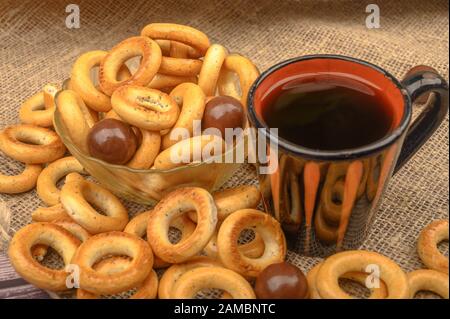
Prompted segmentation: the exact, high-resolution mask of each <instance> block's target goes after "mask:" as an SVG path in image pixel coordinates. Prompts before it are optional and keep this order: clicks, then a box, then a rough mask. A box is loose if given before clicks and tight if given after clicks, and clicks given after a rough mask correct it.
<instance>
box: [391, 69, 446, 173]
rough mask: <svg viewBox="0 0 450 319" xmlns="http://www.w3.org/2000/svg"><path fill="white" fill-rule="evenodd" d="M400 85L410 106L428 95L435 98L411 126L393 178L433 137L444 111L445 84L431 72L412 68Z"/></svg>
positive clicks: (437, 74) (433, 71) (435, 72)
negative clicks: (409, 99) (432, 95)
mask: <svg viewBox="0 0 450 319" xmlns="http://www.w3.org/2000/svg"><path fill="white" fill-rule="evenodd" d="M401 82H402V84H403V86H404V88H405V89H406V90H407V92H408V94H409V96H410V97H411V103H414V102H425V101H426V99H425V100H424V98H426V97H427V96H429V95H430V93H431V92H433V93H434V94H435V98H434V101H432V102H431V103H430V104H428V105H427V107H426V108H425V109H424V110H423V111H422V112H421V113H420V115H419V116H418V117H417V118H416V119H415V120H414V122H413V123H411V125H410V127H409V129H408V132H407V133H406V137H405V141H404V143H403V147H402V150H401V151H400V154H399V157H398V160H397V164H396V166H395V169H394V174H395V173H396V172H397V171H398V170H399V169H400V168H401V167H402V166H403V165H404V164H405V163H406V162H407V161H408V160H409V159H410V158H411V157H412V156H413V155H414V154H415V153H416V152H417V151H418V150H419V149H420V147H421V146H422V145H423V144H424V143H425V142H426V141H427V140H428V139H429V138H430V137H431V135H433V133H434V131H436V129H437V128H438V127H439V125H441V123H442V121H443V120H444V119H445V115H446V114H447V111H448V84H447V82H446V81H445V80H444V78H442V77H441V76H440V75H439V73H438V72H437V71H436V70H435V69H433V68H431V67H429V66H426V65H419V66H416V67H413V68H412V69H411V70H410V71H409V72H408V73H407V74H406V75H405V77H404V79H403V80H402V81H401Z"/></svg>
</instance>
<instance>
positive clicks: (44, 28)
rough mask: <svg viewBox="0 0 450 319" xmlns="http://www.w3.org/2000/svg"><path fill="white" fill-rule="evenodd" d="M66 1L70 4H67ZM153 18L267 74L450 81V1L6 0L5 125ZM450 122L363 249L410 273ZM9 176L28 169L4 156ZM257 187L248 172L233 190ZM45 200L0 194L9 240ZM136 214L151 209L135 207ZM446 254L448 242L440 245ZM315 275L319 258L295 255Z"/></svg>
mask: <svg viewBox="0 0 450 319" xmlns="http://www.w3.org/2000/svg"><path fill="white" fill-rule="evenodd" d="M66 2H67V3H66ZM70 2H72V3H77V4H79V6H80V11H81V28H80V29H68V28H66V26H65V17H66V13H65V7H66V5H67V4H68V3H70ZM371 2H376V3H377V4H378V5H379V7H380V10H381V28H380V29H368V28H366V26H365V19H366V16H367V14H366V13H365V7H366V5H367V4H369V3H371ZM150 22H175V23H181V24H188V25H191V26H193V27H197V28H199V29H200V30H202V31H204V32H205V33H207V34H208V35H209V37H210V39H211V42H212V43H214V42H218V43H221V44H223V45H225V46H226V47H228V48H229V49H230V50H231V51H234V52H240V53H242V54H244V55H246V56H248V57H250V58H251V59H253V61H254V62H255V63H256V64H257V65H258V67H259V68H260V70H265V69H266V68H268V67H269V66H271V65H272V64H274V63H276V62H278V61H281V60H284V59H288V58H291V57H295V56H299V55H305V54H315V53H335V54H344V55H349V56H353V57H357V58H361V59H365V60H368V61H371V62H373V63H375V64H378V65H380V66H382V67H383V68H385V69H386V70H388V71H389V72H391V73H392V74H394V75H396V76H398V77H399V78H401V77H402V76H403V75H404V74H405V73H406V72H407V71H408V69H409V68H411V67H412V66H414V65H417V64H426V65H430V66H432V67H434V68H435V69H437V70H438V71H439V72H440V73H441V74H442V75H443V76H444V77H445V78H446V79H447V80H448V2H447V1H445V0H442V1H342V0H335V1H317V0H307V1H287V0H286V1H270V0H263V1H206V0H205V1H136V2H133V1H16V0H1V2H0V48H1V50H0V52H1V55H0V83H1V85H0V110H1V112H0V128H3V127H5V126H7V125H9V124H12V123H17V122H18V115H17V111H18V107H19V105H20V104H21V103H22V102H23V101H24V100H25V99H26V98H27V97H29V96H30V95H32V94H33V93H35V92H36V91H38V90H40V89H41V88H42V86H43V85H44V84H46V83H48V82H61V81H62V80H64V79H65V78H67V77H68V74H69V72H70V68H71V65H72V63H73V62H74V61H75V58H76V57H77V56H79V55H80V54H81V53H83V52H85V51H88V50H93V49H105V50H107V49H108V48H110V47H111V46H113V45H114V44H115V43H117V42H119V41H121V40H123V39H125V38H127V37H130V36H133V35H136V34H139V32H140V30H141V28H142V27H143V26H145V25H146V24H147V23H150ZM448 140H449V139H448V117H447V119H446V120H445V121H444V123H443V125H442V126H441V127H440V128H439V129H438V131H437V132H436V133H435V134H434V136H433V137H432V138H431V140H430V141H429V142H428V143H427V144H426V145H425V146H424V147H423V148H422V149H421V150H420V151H419V152H418V153H417V154H416V155H415V156H414V157H413V158H412V159H411V161H410V162H409V163H408V164H407V165H405V166H404V167H403V168H402V169H401V171H400V172H399V173H398V174H396V175H395V176H394V177H393V178H392V181H391V183H390V186H389V189H388V191H387V195H386V197H385V198H384V200H383V203H382V205H381V208H380V211H379V213H378V217H377V220H376V222H375V224H374V226H373V230H372V231H371V233H370V236H369V238H368V239H367V240H366V241H365V243H364V245H363V247H362V248H364V249H369V250H373V251H377V252H380V253H382V254H385V255H387V256H389V257H391V258H392V259H393V260H395V261H396V262H397V263H399V264H400V265H401V267H402V268H403V269H404V270H405V271H410V270H413V269H418V268H421V267H423V265H422V264H421V262H420V260H419V258H418V256H417V253H416V239H417V236H418V234H419V232H420V230H421V229H422V228H423V227H424V226H425V225H427V224H428V223H430V222H431V221H432V220H434V219H438V218H448V193H449V188H448ZM0 162H1V165H0V171H1V172H2V173H9V174H13V173H18V172H19V171H20V170H21V169H22V167H23V166H22V165H20V164H18V163H16V162H14V161H12V160H10V159H8V158H6V157H5V156H4V155H3V154H0ZM246 183H256V179H255V173H254V171H253V170H252V169H251V168H250V167H247V166H243V167H242V169H241V170H240V171H239V172H238V173H237V174H236V175H235V176H234V177H233V178H232V179H231V180H230V181H229V182H228V183H227V185H225V186H233V185H238V184H246ZM41 204H42V203H41V202H40V200H39V199H38V197H37V196H36V193H35V191H31V192H28V193H25V194H22V195H15V196H9V195H4V194H0V210H1V211H3V213H2V214H0V215H2V217H0V223H1V218H3V219H7V218H8V217H7V215H8V213H9V214H10V229H9V234H12V233H13V232H14V231H16V230H17V229H19V228H20V227H21V226H23V225H25V224H27V223H29V222H30V220H31V218H30V213H31V212H32V211H33V210H34V209H35V208H36V207H37V206H39V205H41ZM128 207H129V208H130V212H131V213H132V214H134V213H136V212H139V211H141V210H143V207H139V206H137V205H134V204H131V203H128ZM441 246H442V247H441V249H442V251H444V252H445V253H447V251H448V246H447V245H446V244H444V245H441ZM288 259H289V260H290V261H291V262H293V263H295V264H297V265H298V266H299V267H300V268H301V269H303V270H305V271H306V270H308V269H309V268H311V267H312V265H314V264H315V263H316V262H317V259H314V258H306V257H301V256H299V255H297V254H294V253H289V255H288Z"/></svg>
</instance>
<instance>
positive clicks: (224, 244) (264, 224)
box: [217, 209, 286, 277]
mask: <svg viewBox="0 0 450 319" xmlns="http://www.w3.org/2000/svg"><path fill="white" fill-rule="evenodd" d="M244 229H253V230H254V231H255V233H258V234H259V235H260V236H261V237H262V239H263V240H264V244H265V249H264V253H263V254H262V256H261V257H259V258H248V257H246V256H244V255H243V254H242V253H241V252H240V251H239V246H238V244H237V243H238V240H239V237H240V235H241V232H242V231H243V230H244ZM217 245H218V252H219V258H220V260H221V262H222V263H223V264H224V265H225V266H226V267H227V268H230V269H232V270H234V271H236V272H238V273H240V274H242V275H244V276H249V277H256V276H257V275H258V274H259V273H260V272H261V271H262V270H263V269H264V268H266V267H267V266H268V265H270V264H273V263H278V262H282V261H283V260H284V258H285V255H286V239H285V237H284V234H283V231H282V230H281V226H280V223H279V222H278V221H277V220H276V219H274V218H273V217H272V216H270V215H269V214H266V213H264V212H261V211H258V210H256V209H242V210H238V211H236V212H234V213H232V214H231V215H229V216H228V217H227V218H226V219H225V220H224V221H223V223H222V225H221V227H220V229H219V233H218V237H217Z"/></svg>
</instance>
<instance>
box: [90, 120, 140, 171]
mask: <svg viewBox="0 0 450 319" xmlns="http://www.w3.org/2000/svg"><path fill="white" fill-rule="evenodd" d="M87 145H88V149H89V153H90V154H91V156H93V157H96V158H98V159H101V160H104V161H105V162H108V163H111V164H125V163H126V162H128V161H129V160H130V159H131V157H133V155H134V153H135V152H136V148H137V138H136V135H135V133H134V131H133V129H132V127H131V126H130V125H128V124H127V123H125V122H122V121H119V120H116V119H112V118H110V119H103V120H101V121H99V122H97V123H96V124H95V125H94V126H93V127H92V128H91V129H90V131H89V134H88V136H87Z"/></svg>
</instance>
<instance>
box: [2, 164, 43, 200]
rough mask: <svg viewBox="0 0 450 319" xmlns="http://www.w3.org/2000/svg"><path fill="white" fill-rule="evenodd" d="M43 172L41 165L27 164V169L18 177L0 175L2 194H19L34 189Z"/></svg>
mask: <svg viewBox="0 0 450 319" xmlns="http://www.w3.org/2000/svg"><path fill="white" fill-rule="evenodd" d="M41 171H42V166H41V165H39V164H25V169H24V170H23V171H22V173H20V174H18V175H12V176H11V175H3V174H1V173H0V193H6V194H19V193H23V192H27V191H29V190H31V189H33V188H34V187H35V186H36V181H37V179H38V177H39V174H40V173H41Z"/></svg>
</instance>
